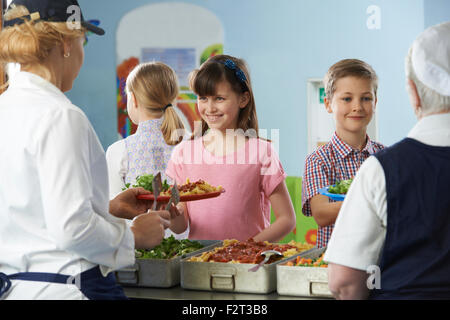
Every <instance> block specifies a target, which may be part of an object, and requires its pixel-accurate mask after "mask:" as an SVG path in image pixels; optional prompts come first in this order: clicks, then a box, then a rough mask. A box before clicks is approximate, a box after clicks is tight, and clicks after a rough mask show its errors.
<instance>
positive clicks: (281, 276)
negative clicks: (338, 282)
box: [276, 248, 333, 298]
mask: <svg viewBox="0 0 450 320" xmlns="http://www.w3.org/2000/svg"><path fill="white" fill-rule="evenodd" d="M325 250H326V248H314V249H311V250H308V251H304V252H302V253H299V254H296V255H294V256H292V257H290V258H289V259H287V260H286V261H285V262H284V263H283V264H278V265H277V266H276V269H277V293H278V294H279V295H287V296H303V297H327V298H332V297H333V295H332V294H331V292H330V290H329V289H328V268H319V267H296V266H286V265H285V263H286V262H288V261H291V260H295V259H296V258H297V257H298V256H300V257H303V258H311V259H316V258H318V257H320V255H321V254H322V253H324V252H325Z"/></svg>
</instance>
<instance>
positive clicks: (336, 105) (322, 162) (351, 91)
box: [302, 59, 384, 248]
mask: <svg viewBox="0 0 450 320" xmlns="http://www.w3.org/2000/svg"><path fill="white" fill-rule="evenodd" d="M324 85H325V93H326V98H325V99H324V104H325V107H326V109H327V111H328V113H332V114H333V117H334V120H335V124H336V131H335V133H334V134H333V137H332V138H331V140H330V142H328V143H327V144H325V145H323V146H321V147H319V148H318V149H317V150H316V151H314V152H313V153H311V154H310V155H309V156H308V157H307V158H306V163H305V171H304V174H303V182H302V209H303V214H304V215H306V216H312V217H313V218H314V220H315V221H316V222H317V224H318V226H319V228H318V232H317V246H318V247H319V248H320V247H325V246H326V245H327V243H328V240H329V239H330V237H331V233H332V231H333V226H334V222H335V221H336V218H337V215H338V213H339V210H340V208H341V205H342V202H341V201H338V202H336V201H333V200H331V199H329V198H328V197H326V196H324V195H321V194H319V193H318V192H319V189H320V188H323V187H326V186H329V185H332V184H335V183H336V182H338V181H340V180H346V179H351V178H353V177H354V176H355V174H356V171H357V170H358V169H359V167H360V166H361V164H362V163H363V162H364V160H366V159H367V158H368V157H369V156H370V155H372V154H374V153H375V152H377V151H379V150H381V149H383V148H384V146H383V145H382V144H380V143H377V142H374V141H372V140H370V138H369V136H368V135H367V133H366V131H367V126H368V124H369V123H370V120H371V119H372V116H373V113H374V111H375V107H376V104H377V88H378V77H377V75H376V73H375V71H374V70H373V69H372V67H371V66H370V65H368V64H367V63H365V62H364V61H361V60H357V59H345V60H341V61H339V62H337V63H336V64H334V65H333V66H331V67H330V69H329V70H328V72H327V74H326V75H325V78H324Z"/></svg>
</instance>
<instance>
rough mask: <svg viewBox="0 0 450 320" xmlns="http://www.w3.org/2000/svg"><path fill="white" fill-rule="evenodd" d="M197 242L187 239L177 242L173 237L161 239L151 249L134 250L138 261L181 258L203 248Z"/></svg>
mask: <svg viewBox="0 0 450 320" xmlns="http://www.w3.org/2000/svg"><path fill="white" fill-rule="evenodd" d="M203 247H204V245H202V244H201V243H200V242H198V241H192V240H188V239H183V240H177V239H175V237H174V236H173V235H171V236H170V237H168V238H165V239H163V241H162V242H161V244H160V245H158V246H156V247H154V248H153V249H136V250H135V254H136V258H139V259H171V258H174V257H178V256H182V255H183V254H187V253H191V252H193V251H196V250H199V249H201V248H203Z"/></svg>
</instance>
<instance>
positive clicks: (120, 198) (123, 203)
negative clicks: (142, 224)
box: [109, 188, 153, 220]
mask: <svg viewBox="0 0 450 320" xmlns="http://www.w3.org/2000/svg"><path fill="white" fill-rule="evenodd" d="M143 194H151V192H150V191H147V190H145V189H144V188H131V189H127V190H125V191H123V192H121V193H119V194H118V195H117V196H116V197H115V198H114V199H112V200H111V201H110V202H109V212H110V213H111V214H112V215H113V216H115V217H117V218H122V219H130V220H131V219H133V218H135V217H136V216H138V215H140V214H142V213H146V212H147V211H148V209H150V208H151V206H152V204H153V201H152V200H139V199H138V198H137V196H138V195H143Z"/></svg>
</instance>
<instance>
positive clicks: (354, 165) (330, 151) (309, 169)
mask: <svg viewBox="0 0 450 320" xmlns="http://www.w3.org/2000/svg"><path fill="white" fill-rule="evenodd" d="M383 148H384V146H383V145H382V144H380V143H377V142H374V141H372V140H370V138H369V136H367V143H366V146H365V147H364V149H363V150H362V151H359V150H356V149H353V148H352V147H351V146H349V145H348V144H346V143H345V142H344V141H342V140H341V139H340V138H339V137H338V136H337V134H336V132H335V133H334V135H333V137H332V138H331V141H330V142H328V143H327V144H325V145H323V146H321V147H319V148H318V149H317V150H316V151H314V152H313V153H311V154H310V155H309V156H308V157H307V158H306V163H305V172H304V174H303V182H302V209H303V214H304V215H305V216H309V217H310V216H312V213H311V205H310V200H311V198H312V197H314V196H315V195H316V194H318V193H319V189H320V188H323V187H327V186H329V185H332V184H335V183H336V182H337V181H340V180H347V179H351V178H353V177H354V176H355V174H356V171H357V170H358V169H359V167H360V166H361V165H362V163H363V162H364V160H366V159H367V158H368V157H369V156H370V155H372V154H374V153H376V152H377V151H379V150H381V149H383ZM329 201H330V202H334V201H333V200H331V199H329ZM333 227H334V224H333V225H329V226H326V227H319V228H318V231H317V246H318V247H319V248H320V247H325V246H326V245H327V243H328V240H329V239H330V237H331V232H332V231H333Z"/></svg>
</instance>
